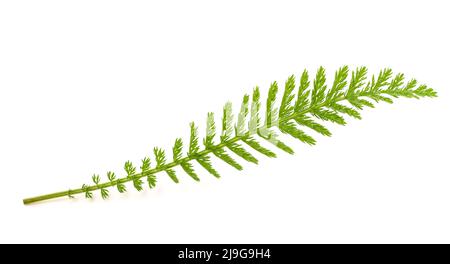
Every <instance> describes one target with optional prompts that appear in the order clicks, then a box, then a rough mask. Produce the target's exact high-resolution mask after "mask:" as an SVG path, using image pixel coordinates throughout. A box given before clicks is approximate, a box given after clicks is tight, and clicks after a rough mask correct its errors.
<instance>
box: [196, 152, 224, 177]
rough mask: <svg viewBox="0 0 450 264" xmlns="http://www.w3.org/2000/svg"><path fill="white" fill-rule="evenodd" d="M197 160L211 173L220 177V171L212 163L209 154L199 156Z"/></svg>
mask: <svg viewBox="0 0 450 264" xmlns="http://www.w3.org/2000/svg"><path fill="white" fill-rule="evenodd" d="M197 162H198V163H199V164H200V165H201V166H202V167H203V168H205V170H207V171H208V172H209V173H211V174H212V175H213V176H215V177H216V178H220V175H219V173H218V172H217V171H216V170H215V169H214V167H213V166H212V164H211V159H210V157H209V156H202V157H199V158H197Z"/></svg>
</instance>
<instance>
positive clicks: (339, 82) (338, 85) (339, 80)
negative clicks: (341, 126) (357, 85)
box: [327, 66, 348, 102]
mask: <svg viewBox="0 0 450 264" xmlns="http://www.w3.org/2000/svg"><path fill="white" fill-rule="evenodd" d="M347 76H348V66H343V67H341V68H339V70H337V71H336V73H335V74H334V82H333V86H332V87H331V89H330V91H329V92H328V94H327V101H328V102H331V100H332V99H335V98H338V97H341V96H343V95H344V94H343V93H342V92H341V91H342V90H343V89H344V88H345V86H346V85H347Z"/></svg>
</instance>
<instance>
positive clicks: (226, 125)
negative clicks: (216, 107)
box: [220, 102, 233, 142]
mask: <svg viewBox="0 0 450 264" xmlns="http://www.w3.org/2000/svg"><path fill="white" fill-rule="evenodd" d="M232 134H233V110H232V106H231V103H230V102H227V103H226V104H225V106H224V107H223V116H222V135H221V136H220V140H221V141H222V142H224V141H227V140H229V139H230V137H231V135H232Z"/></svg>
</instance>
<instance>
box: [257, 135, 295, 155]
mask: <svg viewBox="0 0 450 264" xmlns="http://www.w3.org/2000/svg"><path fill="white" fill-rule="evenodd" d="M258 136H260V137H261V138H263V139H265V140H267V141H268V142H269V143H271V144H272V145H274V146H276V147H277V148H279V149H281V150H283V151H284V152H287V153H289V154H294V150H293V149H292V148H291V147H289V146H288V145H286V144H285V143H283V142H282V141H280V140H279V139H278V135H277V133H275V132H274V131H272V130H269V129H266V130H263V129H260V130H259V131H258Z"/></svg>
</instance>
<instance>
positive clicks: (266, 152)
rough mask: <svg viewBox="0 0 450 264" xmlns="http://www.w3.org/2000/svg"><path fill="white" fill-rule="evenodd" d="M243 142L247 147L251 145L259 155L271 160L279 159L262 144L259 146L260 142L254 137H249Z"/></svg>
mask: <svg viewBox="0 0 450 264" xmlns="http://www.w3.org/2000/svg"><path fill="white" fill-rule="evenodd" d="M242 141H244V142H245V143H246V144H247V145H249V146H250V147H251V148H253V149H254V150H256V151H258V152H259V153H261V154H264V155H266V156H267V157H270V158H276V157H277V155H276V154H275V153H273V152H272V151H271V150H270V149H267V148H265V147H263V146H261V144H259V142H258V141H256V140H255V139H254V138H252V137H248V138H246V139H243V140H242Z"/></svg>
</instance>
